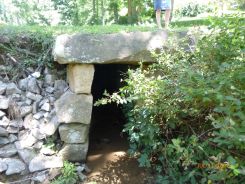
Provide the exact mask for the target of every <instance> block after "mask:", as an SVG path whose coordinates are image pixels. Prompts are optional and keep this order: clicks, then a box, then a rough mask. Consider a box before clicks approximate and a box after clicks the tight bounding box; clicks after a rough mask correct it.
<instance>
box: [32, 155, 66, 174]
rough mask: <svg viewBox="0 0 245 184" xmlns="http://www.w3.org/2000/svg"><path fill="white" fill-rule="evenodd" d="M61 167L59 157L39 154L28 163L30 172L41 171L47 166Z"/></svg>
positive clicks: (61, 163) (47, 167) (61, 162)
mask: <svg viewBox="0 0 245 184" xmlns="http://www.w3.org/2000/svg"><path fill="white" fill-rule="evenodd" d="M57 167H63V161H62V158H61V157H57V156H44V155H39V156H37V157H35V158H33V159H32V160H31V162H30V164H29V170H30V172H35V171H42V170H45V169H49V168H57Z"/></svg>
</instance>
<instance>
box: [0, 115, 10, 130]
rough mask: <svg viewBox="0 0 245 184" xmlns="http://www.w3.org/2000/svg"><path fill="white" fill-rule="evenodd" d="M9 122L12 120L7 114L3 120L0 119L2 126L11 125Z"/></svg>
mask: <svg viewBox="0 0 245 184" xmlns="http://www.w3.org/2000/svg"><path fill="white" fill-rule="evenodd" d="M9 123H10V120H9V119H8V118H7V117H6V116H4V117H3V118H2V120H0V126H3V127H5V128H6V127H7V126H8V125H9Z"/></svg>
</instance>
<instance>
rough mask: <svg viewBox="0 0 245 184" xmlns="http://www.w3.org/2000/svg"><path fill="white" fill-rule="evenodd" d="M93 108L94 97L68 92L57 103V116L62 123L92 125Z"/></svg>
mask: <svg viewBox="0 0 245 184" xmlns="http://www.w3.org/2000/svg"><path fill="white" fill-rule="evenodd" d="M92 106H93V97H92V95H83V94H79V95H77V94H74V93H72V92H66V93H65V94H64V95H62V96H61V97H60V99H58V100H57V101H56V102H55V110H56V114H57V117H58V121H59V122H61V123H83V124H90V120H91V113H92Z"/></svg>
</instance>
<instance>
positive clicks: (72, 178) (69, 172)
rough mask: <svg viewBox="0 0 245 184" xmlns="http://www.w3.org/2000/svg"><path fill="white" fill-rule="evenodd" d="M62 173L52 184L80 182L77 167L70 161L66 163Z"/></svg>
mask: <svg viewBox="0 0 245 184" xmlns="http://www.w3.org/2000/svg"><path fill="white" fill-rule="evenodd" d="M61 173H62V175H61V176H59V177H58V178H57V179H56V180H55V181H53V182H52V184H75V183H76V182H77V180H78V176H77V174H76V166H75V165H74V164H72V163H70V162H68V161H65V162H64V167H63V168H62V170H61Z"/></svg>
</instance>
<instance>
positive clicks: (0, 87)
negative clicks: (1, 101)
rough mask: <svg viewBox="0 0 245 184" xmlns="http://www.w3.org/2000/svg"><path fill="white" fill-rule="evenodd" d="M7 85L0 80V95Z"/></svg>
mask: <svg viewBox="0 0 245 184" xmlns="http://www.w3.org/2000/svg"><path fill="white" fill-rule="evenodd" d="M6 88H7V85H6V84H5V83H3V82H2V81H0V95H2V94H4V93H5V91H6Z"/></svg>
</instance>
